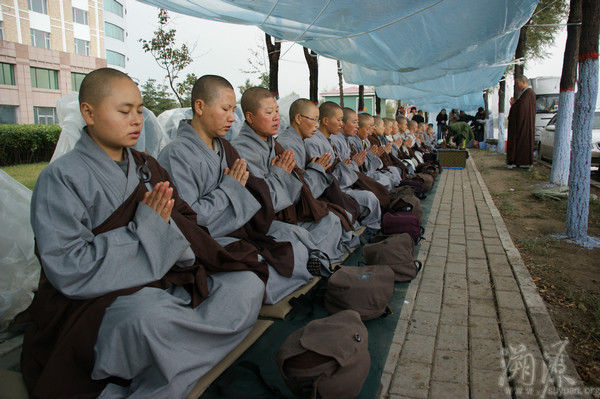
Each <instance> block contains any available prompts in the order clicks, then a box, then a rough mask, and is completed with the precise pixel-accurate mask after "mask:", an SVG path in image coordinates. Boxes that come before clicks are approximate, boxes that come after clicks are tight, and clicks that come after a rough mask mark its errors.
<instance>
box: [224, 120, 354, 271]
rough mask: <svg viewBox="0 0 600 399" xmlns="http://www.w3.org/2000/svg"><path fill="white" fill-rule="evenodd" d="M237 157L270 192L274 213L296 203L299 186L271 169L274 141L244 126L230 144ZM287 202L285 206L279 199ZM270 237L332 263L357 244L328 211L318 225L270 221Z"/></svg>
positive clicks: (290, 175) (292, 178) (288, 175)
mask: <svg viewBox="0 0 600 399" xmlns="http://www.w3.org/2000/svg"><path fill="white" fill-rule="evenodd" d="M231 144H233V146H234V147H235V149H236V150H237V151H238V152H239V154H240V156H241V157H242V158H244V159H246V162H247V164H248V169H250V172H251V173H252V174H253V175H255V176H258V177H262V178H264V179H265V181H266V182H267V184H268V185H269V187H270V188H271V190H272V191H275V192H272V194H271V198H272V199H273V206H274V208H275V211H276V212H277V211H280V210H282V209H285V208H287V207H288V206H290V205H292V204H293V203H295V202H296V201H297V200H298V199H299V198H300V188H301V187H302V183H301V182H300V180H298V178H297V177H296V176H295V175H294V172H292V173H287V172H285V171H284V170H283V169H281V168H279V167H277V166H271V160H272V159H273V158H274V157H275V142H274V140H273V138H272V137H270V138H269V139H268V141H264V140H262V139H261V138H260V137H259V136H258V135H257V134H256V133H254V131H253V130H252V128H251V127H250V126H248V124H247V123H244V126H243V127H242V129H241V130H240V133H239V135H238V136H237V137H236V138H235V139H234V140H233V141H232V142H231ZM284 198H285V199H289V200H290V201H289V202H287V203H285V202H284V201H282V199H284ZM269 235H271V236H273V237H276V239H284V240H286V241H290V242H295V241H299V242H302V243H303V244H304V246H305V247H306V248H307V249H308V251H309V252H310V251H313V250H319V251H322V252H324V253H326V254H327V255H328V256H329V258H330V259H331V261H332V262H338V261H341V260H343V259H344V254H345V253H346V252H350V247H353V246H355V245H356V244H357V242H358V240H357V237H356V235H355V234H354V232H346V231H344V229H343V227H342V224H341V222H340V219H339V218H338V217H337V216H335V215H334V214H333V213H331V212H329V214H328V215H327V216H325V217H324V218H322V219H321V220H319V222H300V223H298V225H293V224H290V223H283V222H279V221H275V222H273V224H272V226H271V229H270V230H269Z"/></svg>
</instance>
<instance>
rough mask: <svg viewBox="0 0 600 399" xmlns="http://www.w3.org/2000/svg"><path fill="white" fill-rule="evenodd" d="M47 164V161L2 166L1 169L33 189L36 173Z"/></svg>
mask: <svg viewBox="0 0 600 399" xmlns="http://www.w3.org/2000/svg"><path fill="white" fill-rule="evenodd" d="M46 165H48V162H39V163H30V164H23V165H14V166H3V167H2V170H4V171H5V172H6V173H8V174H9V175H10V176H11V177H12V178H13V179H15V180H16V181H18V182H19V183H21V184H22V185H24V186H25V187H27V188H28V189H30V190H33V186H35V182H36V180H37V178H38V175H39V174H40V172H41V171H42V169H44V168H45V167H46Z"/></svg>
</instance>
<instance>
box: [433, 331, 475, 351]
mask: <svg viewBox="0 0 600 399" xmlns="http://www.w3.org/2000/svg"><path fill="white" fill-rule="evenodd" d="M468 336H469V335H468V331H467V327H466V326H459V325H452V324H440V326H439V328H438V337H437V341H436V343H435V347H436V350H440V349H441V350H453V351H464V352H466V351H467V350H468V346H469V342H468V341H469V340H468Z"/></svg>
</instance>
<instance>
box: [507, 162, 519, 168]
mask: <svg viewBox="0 0 600 399" xmlns="http://www.w3.org/2000/svg"><path fill="white" fill-rule="evenodd" d="M506 167H507V168H508V169H514V168H516V167H517V165H515V164H514V163H511V164H509V165H506Z"/></svg>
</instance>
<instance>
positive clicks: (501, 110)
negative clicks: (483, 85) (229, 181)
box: [498, 75, 506, 154]
mask: <svg viewBox="0 0 600 399" xmlns="http://www.w3.org/2000/svg"><path fill="white" fill-rule="evenodd" d="M505 92H506V76H505V75H503V76H502V79H500V86H499V88H498V152H499V153H501V154H503V153H504V152H505V151H504V142H505V141H506V136H505V135H504V95H505V94H504V93H505Z"/></svg>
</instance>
